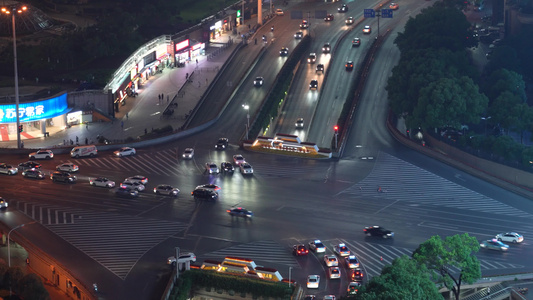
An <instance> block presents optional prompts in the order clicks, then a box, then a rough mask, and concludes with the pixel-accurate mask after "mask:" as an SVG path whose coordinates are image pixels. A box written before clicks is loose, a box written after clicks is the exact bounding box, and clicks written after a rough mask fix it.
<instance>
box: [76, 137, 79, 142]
mask: <svg viewBox="0 0 533 300" xmlns="http://www.w3.org/2000/svg"><path fill="white" fill-rule="evenodd" d="M78 141H79V140H78V136H76V144H77V143H78Z"/></svg>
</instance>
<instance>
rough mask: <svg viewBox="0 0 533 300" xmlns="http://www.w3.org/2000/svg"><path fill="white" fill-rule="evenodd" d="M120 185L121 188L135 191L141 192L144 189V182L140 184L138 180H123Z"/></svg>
mask: <svg viewBox="0 0 533 300" xmlns="http://www.w3.org/2000/svg"><path fill="white" fill-rule="evenodd" d="M120 187H121V188H123V189H126V188H129V189H132V190H135V191H137V192H142V191H144V189H145V187H144V184H142V183H140V182H138V181H135V182H123V183H121V184H120Z"/></svg>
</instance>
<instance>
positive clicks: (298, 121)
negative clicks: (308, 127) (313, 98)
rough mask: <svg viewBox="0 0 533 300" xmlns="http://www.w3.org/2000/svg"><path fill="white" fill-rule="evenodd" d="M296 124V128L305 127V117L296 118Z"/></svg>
mask: <svg viewBox="0 0 533 300" xmlns="http://www.w3.org/2000/svg"><path fill="white" fill-rule="evenodd" d="M294 126H295V127H296V129H301V128H304V118H298V119H296V123H294Z"/></svg>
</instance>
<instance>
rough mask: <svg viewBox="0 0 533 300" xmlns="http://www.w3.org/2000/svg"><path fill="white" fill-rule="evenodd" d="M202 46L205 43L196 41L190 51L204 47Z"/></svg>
mask: <svg viewBox="0 0 533 300" xmlns="http://www.w3.org/2000/svg"><path fill="white" fill-rule="evenodd" d="M204 48H205V43H198V44H196V45H194V46H192V51H194V50H198V49H204Z"/></svg>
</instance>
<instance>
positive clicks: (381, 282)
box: [354, 255, 444, 300]
mask: <svg viewBox="0 0 533 300" xmlns="http://www.w3.org/2000/svg"><path fill="white" fill-rule="evenodd" d="M354 298H355V299H360V300H367V299H368V300H374V299H391V300H404V299H412V300H416V299H420V300H423V299H432V300H437V299H444V298H443V297H442V296H441V295H440V294H439V291H438V289H437V287H436V285H435V283H434V282H433V281H431V278H430V277H429V272H428V270H427V269H426V266H425V265H420V264H418V263H417V262H416V261H415V260H414V259H411V258H409V257H408V256H406V255H404V256H402V257H399V258H396V259H394V260H393V261H392V264H391V265H388V266H386V267H385V268H383V270H382V271H381V275H379V276H376V277H373V278H372V280H370V282H369V283H368V284H366V285H365V286H363V287H362V289H361V290H360V291H359V292H358V293H357V295H356V296H355V297H354Z"/></svg>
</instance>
